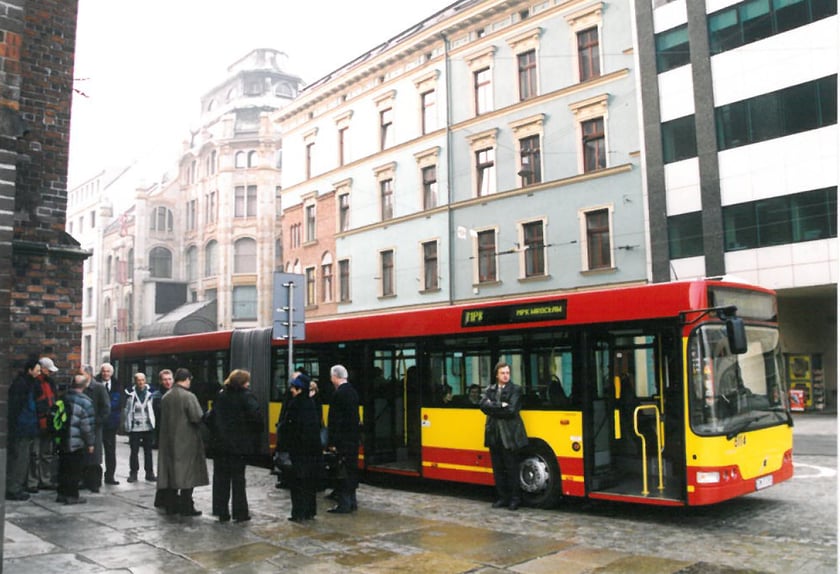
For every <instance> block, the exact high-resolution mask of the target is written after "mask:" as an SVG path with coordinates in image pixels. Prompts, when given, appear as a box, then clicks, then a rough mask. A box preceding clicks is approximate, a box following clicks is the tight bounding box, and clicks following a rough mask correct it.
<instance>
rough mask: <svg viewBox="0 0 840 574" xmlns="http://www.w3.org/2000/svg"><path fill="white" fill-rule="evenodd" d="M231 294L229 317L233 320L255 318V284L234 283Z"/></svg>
mask: <svg viewBox="0 0 840 574" xmlns="http://www.w3.org/2000/svg"><path fill="white" fill-rule="evenodd" d="M232 295H233V296H232V308H231V318H232V319H233V320H234V321H244V320H254V319H256V318H257V286H256V285H234V287H233V294H232Z"/></svg>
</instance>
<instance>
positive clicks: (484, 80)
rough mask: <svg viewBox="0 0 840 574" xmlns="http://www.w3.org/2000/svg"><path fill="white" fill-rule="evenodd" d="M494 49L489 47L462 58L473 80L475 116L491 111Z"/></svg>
mask: <svg viewBox="0 0 840 574" xmlns="http://www.w3.org/2000/svg"><path fill="white" fill-rule="evenodd" d="M495 52H496V47H495V46H491V47H489V48H484V49H482V50H480V51H478V52H474V53H472V54H469V55H467V56H464V60H465V61H466V62H467V66H468V67H469V69H470V72H471V73H472V78H473V109H474V111H475V115H477V116H478V115H481V114H485V113H487V112H491V111H493V60H494V54H495Z"/></svg>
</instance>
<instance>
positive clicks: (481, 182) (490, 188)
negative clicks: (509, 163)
mask: <svg viewBox="0 0 840 574" xmlns="http://www.w3.org/2000/svg"><path fill="white" fill-rule="evenodd" d="M497 131H498V130H497V129H496V128H492V129H490V130H487V131H484V132H481V133H477V134H474V135H472V136H469V137H468V141H469V144H470V149H471V150H472V153H473V182H474V184H475V187H474V189H475V196H476V197H481V196H485V195H490V194H492V193H496V133H497Z"/></svg>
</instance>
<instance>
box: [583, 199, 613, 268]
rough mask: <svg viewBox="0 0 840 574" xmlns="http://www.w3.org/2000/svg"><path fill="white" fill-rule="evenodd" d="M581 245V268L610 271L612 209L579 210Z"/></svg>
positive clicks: (611, 262) (611, 264)
mask: <svg viewBox="0 0 840 574" xmlns="http://www.w3.org/2000/svg"><path fill="white" fill-rule="evenodd" d="M579 216H580V223H581V244H582V245H583V247H584V248H583V253H582V254H581V255H582V257H583V261H582V263H583V268H584V269H585V270H587V271H593V270H598V269H611V268H612V266H613V261H612V251H613V250H612V243H613V241H612V236H613V232H612V208H611V207H597V208H591V209H586V210H581V212H580V214H579Z"/></svg>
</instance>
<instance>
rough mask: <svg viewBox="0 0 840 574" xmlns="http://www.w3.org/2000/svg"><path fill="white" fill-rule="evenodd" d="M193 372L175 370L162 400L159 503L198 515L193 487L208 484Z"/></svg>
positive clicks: (171, 509) (183, 513)
mask: <svg viewBox="0 0 840 574" xmlns="http://www.w3.org/2000/svg"><path fill="white" fill-rule="evenodd" d="M191 383H192V374H191V373H190V372H189V370H187V369H178V370H177V371H175V384H174V385H172V388H171V389H170V390H169V392H168V393H166V395H164V397H163V399H162V400H161V413H160V414H161V417H160V418H161V420H160V444H159V445H158V483H157V487H158V490H160V491H162V492H160V493H159V494H160V499H159V501H160V503H161V505H162V507H163V508H164V509H165V510H166V514H170V515H171V514H180V515H181V516H186V517H192V516H201V511H200V510H196V508H195V504H194V503H193V488H195V487H196V486H206V485H208V484H210V475H209V474H208V472H207V460H206V459H205V457H204V441H203V440H202V438H201V429H200V428H199V425H201V419H202V417H203V416H204V411H202V410H201V405H200V404H199V402H198V399H197V398H196V396H195V395H194V394H192V393H191V392H190V385H191Z"/></svg>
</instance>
